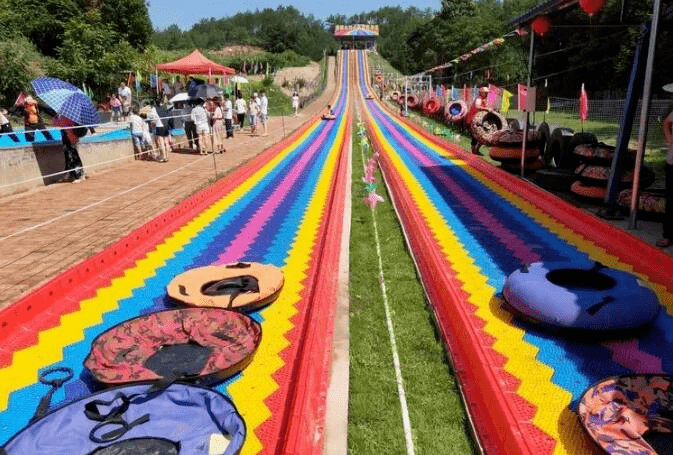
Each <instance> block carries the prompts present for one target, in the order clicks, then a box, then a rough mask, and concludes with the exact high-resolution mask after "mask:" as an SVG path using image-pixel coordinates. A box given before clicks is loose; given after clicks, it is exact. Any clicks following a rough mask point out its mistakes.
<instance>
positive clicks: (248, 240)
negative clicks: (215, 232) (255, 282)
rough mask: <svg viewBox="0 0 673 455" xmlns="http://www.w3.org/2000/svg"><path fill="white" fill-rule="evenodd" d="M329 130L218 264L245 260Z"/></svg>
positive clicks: (255, 215) (289, 172) (277, 189)
mask: <svg viewBox="0 0 673 455" xmlns="http://www.w3.org/2000/svg"><path fill="white" fill-rule="evenodd" d="M329 130H330V129H329V128H324V129H323V130H322V131H321V132H320V134H319V135H318V137H317V138H316V139H315V141H313V143H312V144H311V146H310V147H309V148H308V149H307V150H306V151H305V152H304V154H303V156H302V157H301V159H300V160H299V161H298V162H297V163H296V164H295V165H294V166H293V167H292V169H290V170H289V171H288V173H287V175H285V177H284V178H283V180H282V181H281V183H280V185H278V187H277V188H276V189H275V190H274V192H273V193H272V194H271V196H270V197H269V199H267V200H266V202H265V203H264V204H262V206H261V207H260V208H259V209H258V210H257V211H256V212H255V213H254V214H253V215H252V216H251V217H250V222H248V224H246V225H245V227H244V228H243V230H242V231H241V232H240V233H239V234H238V235H237V236H236V238H235V239H234V241H233V242H232V243H231V245H230V246H229V248H226V249H225V250H224V252H223V253H222V254H221V255H220V256H219V257H218V259H217V261H215V263H216V264H227V263H230V262H236V261H239V260H241V259H242V258H243V256H244V255H245V253H246V252H247V251H248V249H249V248H250V245H252V244H253V242H254V241H255V239H256V238H257V236H259V233H260V232H261V231H262V229H263V228H264V225H265V224H266V223H267V221H268V220H269V218H271V216H272V215H273V213H274V212H275V210H276V208H277V207H278V205H279V204H280V203H281V202H282V200H283V199H284V198H285V196H286V195H287V193H288V192H289V191H290V189H291V188H292V184H293V183H294V182H295V181H296V180H297V178H298V177H299V175H300V174H301V172H302V171H303V170H304V168H306V166H307V165H308V162H309V161H310V160H311V158H313V156H314V155H315V153H316V151H317V150H318V149H319V148H320V147H321V146H322V144H323V141H324V140H325V137H326V136H327V134H328V133H329Z"/></svg>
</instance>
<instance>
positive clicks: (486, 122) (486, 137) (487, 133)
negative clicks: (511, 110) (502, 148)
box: [470, 111, 507, 146]
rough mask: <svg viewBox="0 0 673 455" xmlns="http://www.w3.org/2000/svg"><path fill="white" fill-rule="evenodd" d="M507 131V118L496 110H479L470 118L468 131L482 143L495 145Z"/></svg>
mask: <svg viewBox="0 0 673 455" xmlns="http://www.w3.org/2000/svg"><path fill="white" fill-rule="evenodd" d="M505 131H507V119H506V118H505V116H503V115H502V114H500V113H499V112H496V111H479V112H477V113H476V114H475V115H474V118H472V122H471V123H470V133H471V134H472V137H473V138H475V139H476V140H477V142H479V143H480V144H483V145H491V146H493V145H497V144H498V142H499V140H500V136H501V135H502V134H503V133H504V132H505Z"/></svg>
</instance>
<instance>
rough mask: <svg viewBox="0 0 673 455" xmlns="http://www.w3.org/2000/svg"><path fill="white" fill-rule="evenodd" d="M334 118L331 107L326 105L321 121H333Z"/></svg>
mask: <svg viewBox="0 0 673 455" xmlns="http://www.w3.org/2000/svg"><path fill="white" fill-rule="evenodd" d="M335 118H336V116H335V115H334V111H333V110H332V105H330V104H328V105H327V107H326V108H325V113H324V114H323V115H322V119H323V120H334V119H335Z"/></svg>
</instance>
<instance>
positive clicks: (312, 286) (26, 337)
mask: <svg viewBox="0 0 673 455" xmlns="http://www.w3.org/2000/svg"><path fill="white" fill-rule="evenodd" d="M341 67H342V70H341V73H340V75H339V79H338V81H339V82H338V89H337V91H336V93H335V98H334V99H333V102H332V105H333V106H334V109H335V111H336V113H337V114H338V115H337V120H336V121H334V122H323V121H321V120H320V118H319V117H317V116H316V117H315V118H313V119H312V120H311V121H309V122H308V123H307V124H306V125H305V126H303V127H302V128H301V129H300V130H298V131H297V132H295V133H294V134H292V135H291V136H290V137H288V138H287V139H286V140H284V141H283V142H282V143H280V144H278V145H277V146H275V147H273V148H271V149H269V150H267V151H265V152H264V153H262V154H261V155H260V156H258V157H257V158H256V159H254V160H253V161H251V162H249V163H248V164H247V165H245V166H244V167H242V168H241V169H240V170H238V171H237V172H235V173H233V174H232V175H229V176H228V177H226V178H225V179H223V180H221V181H219V182H218V183H216V184H215V185H213V186H211V187H209V188H207V189H206V190H204V191H202V192H200V193H198V194H196V195H195V196H193V197H191V198H189V199H187V200H186V201H184V202H183V203H181V204H180V205H178V206H176V207H175V208H173V209H170V210H168V211H167V212H165V213H163V214H162V215H160V216H159V217H157V218H156V219H153V220H151V221H149V222H148V223H147V224H146V225H144V226H142V227H141V228H140V229H138V230H136V231H135V232H133V233H131V234H130V235H128V236H127V237H125V238H123V239H121V240H120V241H119V242H117V243H116V244H114V245H112V246H111V247H110V248H108V249H106V250H105V251H103V252H102V253H100V254H98V255H96V256H94V257H92V258H90V259H88V260H86V261H85V262H83V263H81V264H79V265H77V266H75V267H73V268H72V269H70V270H68V271H66V272H65V273H63V274H62V275H60V276H58V277H56V278H55V279H53V280H52V281H50V282H49V283H47V284H46V285H45V286H43V287H41V288H39V289H37V290H36V291H34V292H33V293H32V294H30V295H28V296H27V297H25V298H23V299H21V300H20V301H18V302H16V303H15V304H13V305H12V306H10V307H9V308H7V309H5V310H3V311H2V312H0V327H2V332H0V435H1V437H0V445H2V444H4V443H5V442H6V441H7V440H8V439H9V438H10V437H11V436H12V435H13V434H15V433H16V432H17V431H19V430H20V429H21V428H23V427H24V426H25V425H26V424H27V422H28V420H29V418H30V417H31V416H32V415H33V413H34V412H35V409H36V407H37V405H38V402H39V400H40V398H41V397H42V396H44V395H45V393H46V392H47V391H48V389H49V388H48V387H46V386H45V385H42V384H40V383H39V382H38V373H39V372H41V371H44V370H45V369H47V368H50V367H56V366H58V367H69V368H71V369H73V370H74V372H75V377H74V379H73V380H72V381H70V382H68V383H66V385H65V386H64V387H63V388H62V389H60V390H59V391H58V392H57V393H56V394H55V395H54V398H53V400H52V404H53V405H54V406H59V405H62V404H64V403H67V402H70V401H73V400H76V399H79V398H81V397H85V396H88V395H89V394H91V393H92V392H94V391H95V390H96V389H97V387H98V386H97V385H96V384H95V382H94V381H93V380H92V378H91V377H90V376H89V375H88V374H87V372H86V370H84V368H83V366H82V362H83V361H84V359H85V357H86V355H87V353H88V351H89V348H90V346H91V342H92V340H93V339H94V338H95V337H96V336H97V335H99V334H100V333H102V332H103V331H105V330H107V329H108V328H110V327H112V326H114V325H116V324H119V323H120V322H122V321H125V320H128V319H131V318H134V317H136V316H139V315H142V314H146V313H149V312H154V311H158V310H163V309H166V308H170V307H171V303H170V302H169V299H168V297H167V296H166V285H167V284H168V283H169V282H170V280H171V279H172V278H173V277H174V276H175V275H177V274H179V273H182V272H183V271H185V270H187V269H190V268H194V267H199V266H203V265H209V264H213V263H224V262H236V261H242V260H244V261H256V262H262V263H269V264H273V265H276V266H278V267H281V269H282V270H283V273H284V276H285V287H284V289H283V291H282V292H281V294H280V296H279V298H278V300H277V301H276V302H274V303H273V304H272V305H270V306H269V307H267V308H263V309H261V310H260V311H257V312H255V313H253V317H254V318H255V319H256V320H257V321H258V322H260V323H261V325H262V331H263V336H262V342H261V346H260V348H259V350H258V352H257V354H256V356H255V358H254V360H253V361H252V363H251V364H250V365H249V366H248V367H247V368H246V369H245V370H244V371H243V372H242V373H240V374H238V375H236V376H234V377H232V378H230V379H229V380H227V381H226V382H225V383H223V384H221V385H219V386H217V390H219V391H220V392H223V393H224V394H226V395H227V396H229V397H230V398H231V399H232V401H233V402H234V404H235V405H236V407H237V408H238V411H239V412H240V414H241V415H242V416H243V418H244V420H245V422H246V426H247V439H246V442H245V445H244V447H243V451H242V452H241V453H243V454H246V455H252V454H259V453H265V454H271V453H302V454H313V453H316V454H317V453H321V452H322V442H323V439H322V435H323V432H322V426H323V425H324V419H325V414H324V413H325V410H324V408H325V402H324V396H325V391H326V388H327V383H328V380H329V372H330V361H331V356H330V354H331V339H332V336H331V334H332V330H333V327H332V324H333V319H334V318H333V312H334V309H335V303H336V296H337V281H336V277H337V276H338V273H337V272H338V266H339V257H340V248H341V233H342V230H343V228H344V227H343V223H344V219H345V218H346V217H348V214H347V213H345V205H344V201H345V200H346V194H347V187H346V182H347V176H348V175H349V169H348V165H349V153H350V134H351V133H350V132H351V129H352V128H351V114H350V112H351V108H350V106H351V104H350V100H349V93H348V84H347V83H346V81H348V68H347V66H345V65H341ZM64 436H67V435H64Z"/></svg>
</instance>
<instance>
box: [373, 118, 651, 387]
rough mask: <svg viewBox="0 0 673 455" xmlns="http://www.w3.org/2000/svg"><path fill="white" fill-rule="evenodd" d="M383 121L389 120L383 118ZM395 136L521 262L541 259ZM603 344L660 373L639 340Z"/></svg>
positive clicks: (621, 358) (625, 362)
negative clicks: (642, 349)
mask: <svg viewBox="0 0 673 455" xmlns="http://www.w3.org/2000/svg"><path fill="white" fill-rule="evenodd" d="M384 122H385V123H388V126H389V127H390V123H389V122H387V121H386V120H384ZM391 130H392V131H393V135H394V136H395V138H396V139H397V140H398V141H400V143H402V144H404V147H405V148H406V150H407V151H409V152H410V153H411V154H412V155H413V156H414V158H415V159H416V160H418V161H419V162H420V163H421V164H422V165H423V166H426V167H427V168H428V169H430V171H431V172H432V173H433V175H434V176H435V177H437V178H438V179H439V180H440V181H441V182H442V184H443V185H445V186H446V188H447V189H448V190H449V191H451V192H452V193H453V194H454V195H455V196H456V197H457V198H458V199H460V200H462V201H465V202H466V204H465V207H466V208H467V209H468V210H469V211H470V213H472V214H473V215H474V216H475V218H477V219H478V220H480V221H481V223H482V224H483V226H484V227H485V228H486V229H488V230H489V232H491V233H492V234H493V236H494V237H496V238H497V239H499V240H500V241H501V242H502V244H503V245H504V246H505V247H506V248H507V249H509V250H510V251H511V252H512V254H513V256H514V257H516V258H517V259H519V260H520V261H522V264H523V263H531V262H536V261H539V260H540V255H539V254H537V253H536V252H534V251H532V250H531V249H530V248H529V247H528V246H527V245H526V244H525V242H523V241H522V240H521V239H520V238H519V237H517V236H516V234H514V233H513V232H511V231H510V230H508V229H507V227H506V226H504V225H502V224H501V223H500V222H499V221H498V220H497V219H496V218H494V217H493V215H492V214H491V213H489V212H488V210H486V209H485V208H484V206H483V205H481V204H480V203H479V201H477V200H476V199H475V198H474V197H473V196H472V195H471V194H469V193H468V192H466V191H465V190H464V189H463V188H462V187H461V186H460V185H458V184H457V183H456V182H454V181H453V180H451V179H450V178H449V177H448V176H447V175H446V174H443V173H441V172H439V171H438V170H437V169H436V163H434V162H433V161H432V160H431V159H430V158H429V157H428V156H427V155H425V154H423V153H421V152H420V151H419V150H418V149H417V148H415V147H414V146H413V145H411V143H410V142H409V141H408V140H407V139H406V138H405V137H403V136H402V135H401V134H400V133H399V132H398V131H397V130H396V129H394V128H391ZM603 345H604V346H605V347H607V348H608V349H610V350H611V351H612V359H613V360H614V361H615V362H617V363H619V364H620V365H622V366H624V367H626V368H628V369H630V370H632V371H633V372H634V373H660V374H663V373H664V370H663V365H662V361H661V359H660V358H659V357H656V356H653V355H652V354H648V353H647V352H644V351H641V350H640V346H639V342H638V340H636V339H630V340H626V341H610V342H605V343H603Z"/></svg>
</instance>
